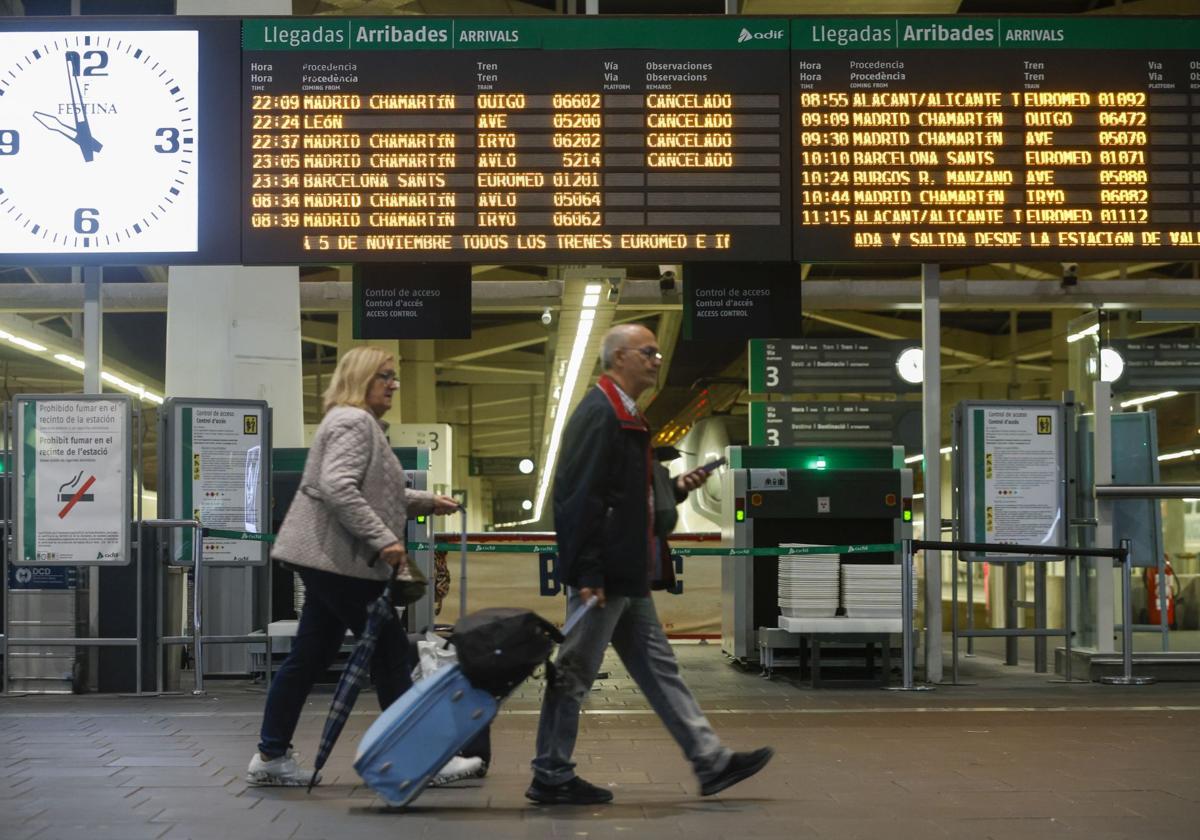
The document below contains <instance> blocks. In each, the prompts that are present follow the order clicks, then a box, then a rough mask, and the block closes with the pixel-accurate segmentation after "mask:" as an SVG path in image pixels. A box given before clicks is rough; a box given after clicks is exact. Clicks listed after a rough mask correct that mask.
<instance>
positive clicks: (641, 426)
mask: <svg viewBox="0 0 1200 840" xmlns="http://www.w3.org/2000/svg"><path fill="white" fill-rule="evenodd" d="M596 387H597V388H599V389H600V390H601V391H602V392H603V393H604V396H605V397H607V398H608V403H609V405H611V406H612V410H613V413H614V414H616V415H617V422H618V423H619V424H620V425H621V428H622V429H625V430H627V431H632V432H643V433H645V435H646V457H645V459H644V460H645V464H646V507H647V508H648V512H647V515H646V548H647V550H646V579H647V580H648V581H650V583H653V582H654V573H655V554H656V549H657V544H656V543H655V540H654V496H653V493H654V475H653V473H652V472H651V470H652V469H653V467H652V466H651V465H652V463H653V458H654V454H653V453H652V452H651V451H650V423H649V421H647V420H646V417H645V415H644V414H642V413H641V412H640V411H639V412H638V413H637V414H632V413H630V411H629V409H627V408H626V407H625V400H623V399H622V398H621V391H620V389H619V386H618V385H617V383H616V382H615V381H614V380H613V378H612V377H611V376H609V375H608V374H607V373H605V374H602V375H601V376H600V379H599V380H597V382H596Z"/></svg>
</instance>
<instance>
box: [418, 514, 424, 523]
mask: <svg viewBox="0 0 1200 840" xmlns="http://www.w3.org/2000/svg"><path fill="white" fill-rule="evenodd" d="M417 523H418V524H421V525H423V524H425V516H424V515H421V516H418V517H417Z"/></svg>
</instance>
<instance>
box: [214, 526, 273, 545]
mask: <svg viewBox="0 0 1200 840" xmlns="http://www.w3.org/2000/svg"><path fill="white" fill-rule="evenodd" d="M200 532H201V533H202V534H203V535H204V536H206V537H217V538H219V539H222V540H253V541H254V542H265V543H273V542H275V535H274V534H258V533H255V532H254V531H224V530H222V529H220V528H201V529H200Z"/></svg>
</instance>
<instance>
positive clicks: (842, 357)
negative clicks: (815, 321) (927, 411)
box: [748, 338, 921, 394]
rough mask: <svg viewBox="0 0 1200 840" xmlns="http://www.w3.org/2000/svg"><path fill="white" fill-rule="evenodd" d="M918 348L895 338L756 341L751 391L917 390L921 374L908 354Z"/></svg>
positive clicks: (751, 355)
mask: <svg viewBox="0 0 1200 840" xmlns="http://www.w3.org/2000/svg"><path fill="white" fill-rule="evenodd" d="M913 348H916V349H917V350H919V349H920V348H919V346H918V345H915V344H914V343H913V342H911V341H905V340H903V339H890V338H810V339H793V340H787V339H774V338H755V339H751V340H750V343H749V347H748V354H749V363H750V393H751V394H832V393H839V392H840V393H846V392H854V391H857V392H860V393H867V392H884V393H893V394H904V393H913V392H917V391H920V390H921V376H920V373H919V372H915V371H912V370H910V369H909V368H910V367H911V364H912V362H911V358H910V356H911V354H910V353H907V352H906V351H910V350H912V349H913ZM902 373H903V374H907V376H908V378H907V379H906V378H905V376H902V375H901V374H902ZM914 373H915V375H914ZM912 380H915V381H912Z"/></svg>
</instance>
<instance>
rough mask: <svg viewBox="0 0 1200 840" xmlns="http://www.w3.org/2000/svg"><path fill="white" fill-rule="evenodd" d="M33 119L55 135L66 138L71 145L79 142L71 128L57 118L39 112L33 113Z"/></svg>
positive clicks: (76, 133)
mask: <svg viewBox="0 0 1200 840" xmlns="http://www.w3.org/2000/svg"><path fill="white" fill-rule="evenodd" d="M33 118H34V119H35V120H37V121H38V122H39V123H41V124H42V125H43V126H44V127H46V128H48V129H50V130H51V131H53V132H55V133H56V134H61V135H62V136H63V137H66V138H67V139H68V140H70V141H71V142H72V143H78V142H79V140H78V132H77V131H75V129H74V128H73V127H71V126H69V125H67V124H66V123H65V122H63V121H62V120H60V119H59V118H58V117H56V116H53V115H51V114H46V113H43V112H41V111H34V112H33Z"/></svg>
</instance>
